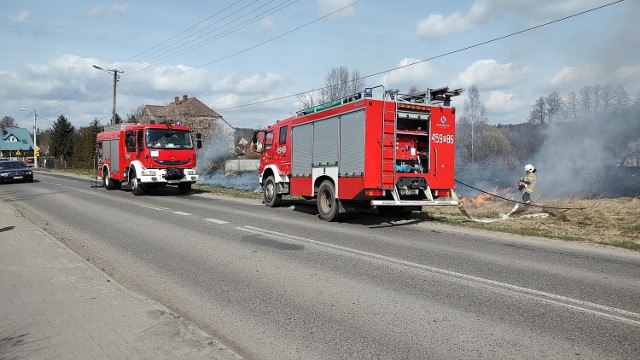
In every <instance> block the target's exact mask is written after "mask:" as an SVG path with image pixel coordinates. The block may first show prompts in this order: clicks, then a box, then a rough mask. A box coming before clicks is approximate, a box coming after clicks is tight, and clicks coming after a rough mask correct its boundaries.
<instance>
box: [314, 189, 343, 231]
mask: <svg viewBox="0 0 640 360" xmlns="http://www.w3.org/2000/svg"><path fill="white" fill-rule="evenodd" d="M317 205H318V213H320V218H321V219H322V220H325V221H338V220H339V218H340V212H339V211H338V201H337V200H336V191H335V188H334V186H333V183H332V182H331V181H329V180H325V181H323V182H322V184H320V188H318V203H317Z"/></svg>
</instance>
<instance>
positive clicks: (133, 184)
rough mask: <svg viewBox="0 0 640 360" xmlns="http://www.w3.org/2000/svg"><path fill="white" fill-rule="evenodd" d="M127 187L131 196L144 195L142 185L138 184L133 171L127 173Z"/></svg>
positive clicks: (138, 180) (138, 181)
mask: <svg viewBox="0 0 640 360" xmlns="http://www.w3.org/2000/svg"><path fill="white" fill-rule="evenodd" d="M129 187H130V188H131V193H132V194H133V195H142V194H143V193H144V185H142V184H141V183H140V179H138V178H137V177H136V172H135V171H133V170H131V172H130V173H129Z"/></svg>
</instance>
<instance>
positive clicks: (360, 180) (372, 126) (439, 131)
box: [253, 86, 462, 221]
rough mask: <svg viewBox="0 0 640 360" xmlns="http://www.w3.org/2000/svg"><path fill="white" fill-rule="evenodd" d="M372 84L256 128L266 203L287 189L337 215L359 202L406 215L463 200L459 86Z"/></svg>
mask: <svg viewBox="0 0 640 360" xmlns="http://www.w3.org/2000/svg"><path fill="white" fill-rule="evenodd" d="M376 88H382V89H383V90H382V91H383V95H382V96H378V98H376V99H374V97H373V89H375V88H368V89H365V90H364V91H363V92H362V93H359V94H355V95H353V96H349V97H347V98H344V99H341V100H337V101H334V102H332V103H330V104H326V105H321V106H317V107H314V108H311V109H307V110H304V111H301V112H299V113H298V114H296V115H294V116H292V117H290V118H287V119H284V120H281V121H278V122H277V123H276V124H273V125H271V126H268V127H267V129H266V130H258V131H256V133H255V135H254V139H253V141H254V150H256V151H257V152H260V153H261V158H260V169H259V181H260V184H261V185H262V189H263V193H264V203H265V204H266V205H267V206H277V205H278V204H279V203H280V202H281V199H282V196H283V195H298V196H302V197H304V198H306V199H313V198H316V199H317V207H318V212H319V214H320V217H321V218H322V219H324V220H327V221H336V220H338V219H339V218H340V217H341V216H342V214H344V213H346V212H349V211H351V210H356V209H358V208H367V207H369V208H370V207H372V206H376V207H377V210H378V212H379V213H380V214H381V215H386V216H397V217H407V216H409V215H410V214H411V212H412V211H418V210H421V207H422V206H429V205H458V204H459V201H458V197H457V195H456V194H455V192H454V191H453V188H454V147H455V108H453V107H451V106H450V105H451V98H452V97H453V96H457V95H460V94H461V93H462V90H461V89H457V90H449V88H446V87H445V88H439V89H429V90H427V91H424V92H421V93H415V94H410V95H401V94H399V93H398V92H397V90H386V91H385V90H384V88H383V87H382V86H379V87H376Z"/></svg>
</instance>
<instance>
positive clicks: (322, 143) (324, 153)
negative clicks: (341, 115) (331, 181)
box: [312, 116, 339, 166]
mask: <svg viewBox="0 0 640 360" xmlns="http://www.w3.org/2000/svg"><path fill="white" fill-rule="evenodd" d="M338 129H339V121H338V117H337V116H334V117H331V118H328V119H325V120H320V121H316V122H314V123H313V158H312V162H313V165H314V166H337V165H338V139H339V138H338V133H339V131H338Z"/></svg>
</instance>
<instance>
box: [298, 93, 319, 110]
mask: <svg viewBox="0 0 640 360" xmlns="http://www.w3.org/2000/svg"><path fill="white" fill-rule="evenodd" d="M296 99H297V102H298V108H299V109H302V110H304V109H309V108H312V107H314V106H316V103H315V100H314V99H313V94H311V93H303V94H298V95H296Z"/></svg>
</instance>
